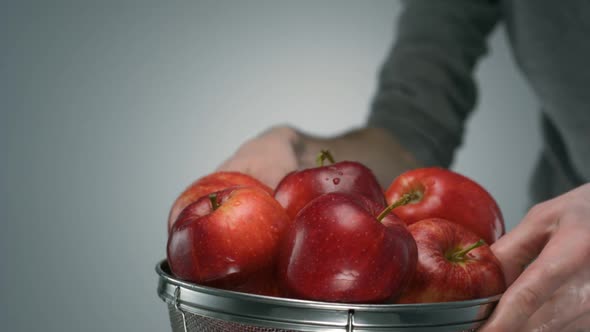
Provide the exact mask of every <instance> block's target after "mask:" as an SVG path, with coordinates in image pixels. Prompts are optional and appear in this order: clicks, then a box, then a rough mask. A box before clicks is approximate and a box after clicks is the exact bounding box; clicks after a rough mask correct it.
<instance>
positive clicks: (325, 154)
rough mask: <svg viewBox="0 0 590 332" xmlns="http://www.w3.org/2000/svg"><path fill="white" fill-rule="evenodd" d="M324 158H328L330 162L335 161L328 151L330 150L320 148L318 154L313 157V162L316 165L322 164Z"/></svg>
mask: <svg viewBox="0 0 590 332" xmlns="http://www.w3.org/2000/svg"><path fill="white" fill-rule="evenodd" d="M326 159H328V161H329V162H330V163H331V164H333V163H335V161H334V157H332V154H331V153H330V151H328V150H321V151H320V153H319V154H318V156H317V157H316V158H315V163H316V165H317V166H318V167H320V166H324V162H325V161H326Z"/></svg>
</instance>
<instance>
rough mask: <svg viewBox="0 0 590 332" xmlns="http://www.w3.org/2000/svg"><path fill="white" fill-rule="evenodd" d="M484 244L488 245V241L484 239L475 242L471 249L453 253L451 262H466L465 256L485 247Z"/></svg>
mask: <svg viewBox="0 0 590 332" xmlns="http://www.w3.org/2000/svg"><path fill="white" fill-rule="evenodd" d="M484 244H486V241H484V240H483V239H479V241H477V242H475V243H474V244H472V245H470V246H469V247H467V248H465V249H463V250H459V251H457V252H455V253H453V254H452V255H451V257H450V260H452V261H454V262H460V261H463V260H465V255H467V253H469V252H470V251H471V250H473V249H475V248H478V247H481V246H483V245H484Z"/></svg>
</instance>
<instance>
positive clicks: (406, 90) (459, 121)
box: [368, 0, 499, 167]
mask: <svg viewBox="0 0 590 332" xmlns="http://www.w3.org/2000/svg"><path fill="white" fill-rule="evenodd" d="M498 7H499V6H498V4H497V3H496V2H495V1H488V0H477V1H473V0H437V1H431V0H409V1H406V2H405V9H404V11H403V13H402V15H401V17H400V19H399V24H398V36H397V40H396V42H395V44H394V45H393V48H392V49H391V52H390V54H389V57H388V58H387V60H386V61H385V64H384V65H383V67H382V70H381V75H380V78H379V89H378V91H377V94H376V96H375V99H374V102H373V107H372V112H371V114H370V117H369V121H368V125H369V126H371V127H378V128H386V129H387V130H389V131H390V132H391V133H392V134H393V135H395V136H396V137H397V138H398V140H399V141H400V143H401V144H402V145H403V146H404V147H406V148H407V149H408V150H410V151H411V152H412V153H414V155H415V156H416V158H417V159H418V160H419V161H421V162H422V164H424V165H439V166H445V167H448V166H449V165H450V163H451V162H452V159H453V153H454V151H455V150H456V148H457V147H458V146H459V145H460V144H461V139H462V135H463V127H464V123H465V120H466V118H467V117H468V115H469V113H470V112H471V110H472V109H473V108H474V106H475V102H476V95H477V94H476V85H475V82H474V77H473V72H474V69H475V65H476V63H477V60H478V59H479V58H480V57H481V56H483V55H484V54H485V53H486V39H487V37H488V35H489V34H490V32H491V30H492V29H493V27H494V26H495V24H496V22H497V21H498V19H499V8H498Z"/></svg>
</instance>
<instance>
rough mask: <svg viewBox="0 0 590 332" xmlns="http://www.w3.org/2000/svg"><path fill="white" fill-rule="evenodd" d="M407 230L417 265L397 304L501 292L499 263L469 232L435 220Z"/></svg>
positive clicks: (475, 236)
mask: <svg viewBox="0 0 590 332" xmlns="http://www.w3.org/2000/svg"><path fill="white" fill-rule="evenodd" d="M408 229H409V231H410V233H411V234H412V236H413V237H414V239H415V241H416V245H417V246H418V264H417V266H416V273H415V274H414V276H413V278H412V281H411V282H410V284H409V286H408V287H407V289H405V290H404V291H403V293H402V296H401V297H400V298H399V300H398V303H433V302H449V301H464V300H471V299H478V298H484V297H489V296H493V295H497V294H500V293H502V292H504V290H505V288H506V285H505V282H504V274H503V272H502V267H501V263H500V261H498V259H497V258H496V256H494V254H493V253H492V251H491V250H490V247H489V246H488V245H486V244H485V243H484V242H483V241H482V240H481V238H480V237H479V236H477V235H475V234H474V233H473V232H471V231H469V230H468V229H466V228H465V227H463V226H461V225H458V224H456V223H453V222H450V221H448V220H444V219H437V218H432V219H425V220H421V221H418V222H416V223H414V224H412V225H410V226H409V227H408Z"/></svg>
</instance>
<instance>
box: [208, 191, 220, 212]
mask: <svg viewBox="0 0 590 332" xmlns="http://www.w3.org/2000/svg"><path fill="white" fill-rule="evenodd" d="M209 200H210V201H211V207H212V208H213V211H215V210H217V208H218V207H219V203H217V194H216V193H212V194H209Z"/></svg>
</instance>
